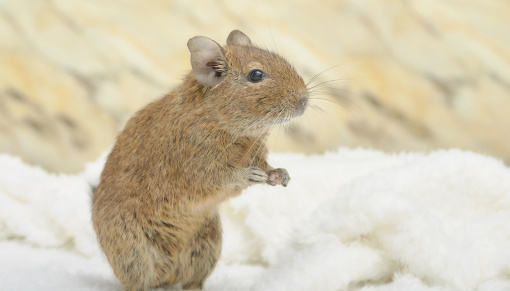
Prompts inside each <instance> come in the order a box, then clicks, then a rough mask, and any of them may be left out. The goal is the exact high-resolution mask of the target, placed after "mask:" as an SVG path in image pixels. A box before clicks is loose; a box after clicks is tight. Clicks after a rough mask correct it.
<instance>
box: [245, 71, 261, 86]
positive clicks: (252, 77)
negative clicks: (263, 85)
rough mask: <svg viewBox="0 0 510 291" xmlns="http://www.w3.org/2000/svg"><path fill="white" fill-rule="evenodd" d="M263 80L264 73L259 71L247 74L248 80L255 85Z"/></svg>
mask: <svg viewBox="0 0 510 291" xmlns="http://www.w3.org/2000/svg"><path fill="white" fill-rule="evenodd" d="M262 79H264V72H262V71H261V70H253V71H251V72H250V73H249V74H248V80H249V81H250V82H253V83H257V82H260V81H262Z"/></svg>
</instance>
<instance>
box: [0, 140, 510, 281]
mask: <svg viewBox="0 0 510 291" xmlns="http://www.w3.org/2000/svg"><path fill="white" fill-rule="evenodd" d="M103 162H104V159H100V160H99V161H97V162H96V163H93V164H91V165H89V166H88V167H87V169H86V170H85V171H84V173H82V174H80V175H53V174H49V173H47V172H45V171H43V170H41V169H38V168H34V167H30V166H27V165H25V164H23V163H22V162H21V161H20V160H19V159H17V158H13V157H10V156H7V155H0V289H1V290H27V291H28V290H120V286H119V284H118V283H117V281H116V279H115V277H114V275H113V273H112V271H111V269H110V267H109V265H108V263H107V261H106V259H105V257H104V256H103V255H102V254H101V251H100V250H99V248H98V245H97V243H96V240H95V237H94V232H93V230H92V226H91V222H90V186H89V183H95V182H97V179H98V176H99V173H100V171H101V168H102V165H103ZM270 162H271V164H273V166H276V167H284V168H286V169H287V170H288V171H289V173H290V175H291V177H292V181H291V183H290V184H289V186H288V187H286V188H283V187H271V186H266V185H260V186H253V187H252V188H250V189H248V190H247V191H245V192H244V193H243V194H242V195H241V196H240V197H238V198H236V199H234V200H231V201H229V202H228V203H225V205H223V207H222V211H221V212H222V219H223V225H224V245H223V254H222V258H221V260H220V262H219V264H218V266H217V268H216V269H215V271H214V272H213V274H212V275H211V277H210V278H209V279H208V281H207V282H206V285H205V289H206V290H293V291H296V290H363V291H375V290H510V169H509V168H508V167H506V166H505V165H504V164H503V163H502V162H501V161H499V160H496V159H493V158H489V157H485V156H482V155H478V154H474V153H470V152H462V151H458V150H450V151H439V152H434V153H431V154H419V153H407V154H397V155H388V154H383V153H380V152H375V151H367V150H345V149H341V150H339V151H338V152H335V153H329V154H326V155H323V156H304V155H287V154H274V155H271V156H270Z"/></svg>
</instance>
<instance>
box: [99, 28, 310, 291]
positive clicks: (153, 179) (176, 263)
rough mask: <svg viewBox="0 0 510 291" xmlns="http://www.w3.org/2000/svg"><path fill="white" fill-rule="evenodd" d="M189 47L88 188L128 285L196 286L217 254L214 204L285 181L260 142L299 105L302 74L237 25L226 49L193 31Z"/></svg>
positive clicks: (304, 96) (102, 239)
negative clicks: (183, 70) (183, 69)
mask: <svg viewBox="0 0 510 291" xmlns="http://www.w3.org/2000/svg"><path fill="white" fill-rule="evenodd" d="M188 48H189V50H190V52H191V66H192V72H191V73H189V74H188V75H187V76H185V77H184V80H183V82H182V84H181V85H180V86H178V87H177V88H176V89H174V90H173V91H172V92H170V93H169V94H167V95H166V96H164V97H163V98H161V99H159V100H157V101H155V102H153V103H150V104H149V105H147V106H146V107H145V108H143V109H142V110H140V111H139V112H138V113H136V114H135V115H134V117H132V118H131V119H130V120H129V121H128V122H127V124H126V127H125V128H124V130H123V131H122V132H121V133H120V134H119V136H118V138H117V142H116V143H115V146H114V148H113V150H112V152H111V153H110V155H109V156H108V159H107V161H106V164H105V167H104V170H103V172H102V174H101V180H100V183H99V185H98V188H97V189H96V191H95V193H94V199H93V209H92V220H93V224H94V229H95V231H96V234H97V238H98V241H99V243H100V245H101V247H102V249H103V251H104V253H105V254H106V257H107V258H108V261H109V262H110V264H111V266H112V268H113V271H114V273H115V275H116V276H117V277H118V279H119V280H120V283H121V285H122V287H123V288H124V289H125V290H147V289H149V288H153V287H158V286H164V285H173V284H179V283H180V284H182V288H183V289H202V287H203V285H204V281H205V279H206V278H207V277H208V276H209V274H210V273H211V272H212V270H213V269H214V266H215V265H216V262H217V260H218V258H219V256H220V253H221V241H222V230H221V223H220V217H219V215H218V206H219V204H220V203H222V202H223V201H225V200H226V199H228V198H230V197H234V196H237V195H239V194H240V193H241V191H242V190H243V189H245V188H247V187H248V186H250V185H253V184H258V183H267V184H269V185H273V186H274V185H277V184H281V185H283V186H286V185H287V183H288V182H289V180H290V177H289V175H288V173H287V171H286V170H285V169H282V168H278V169H274V168H273V167H271V166H270V165H269V164H268V163H267V160H266V158H267V148H266V146H265V144H264V141H265V138H266V135H267V134H268V131H269V129H270V128H271V127H272V126H273V125H275V124H278V123H283V122H286V121H288V120H290V119H292V118H293V117H296V116H299V115H302V114H303V112H304V111H305V109H306V107H307V103H308V99H309V94H308V90H307V87H306V85H305V83H304V82H303V79H302V78H301V77H300V76H299V75H298V74H297V73H296V71H295V70H294V68H293V67H292V66H291V65H290V64H289V63H288V62H287V61H285V60H284V59H283V58H282V57H280V56H278V55H277V54H275V53H273V52H269V51H267V50H264V49H261V48H259V47H256V46H254V45H252V43H251V41H250V39H249V38H248V37H247V36H246V35H245V34H244V33H242V32H240V31H238V30H234V31H232V32H231V33H230V35H229V36H228V39H227V45H226V46H224V47H221V46H220V45H218V44H217V43H216V42H215V41H213V40H211V39H209V38H207V37H204V36H196V37H193V38H191V39H190V40H189V41H188Z"/></svg>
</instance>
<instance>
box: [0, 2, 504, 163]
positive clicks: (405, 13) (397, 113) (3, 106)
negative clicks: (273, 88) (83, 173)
mask: <svg viewBox="0 0 510 291" xmlns="http://www.w3.org/2000/svg"><path fill="white" fill-rule="evenodd" d="M233 29H240V30H242V31H244V32H245V33H246V34H248V35H249V36H250V37H251V39H252V41H253V42H255V43H257V44H259V45H261V46H265V47H268V48H269V49H272V50H275V51H278V52H279V53H280V54H282V55H284V56H285V57H286V58H287V59H289V60H290V61H291V62H292V63H293V64H294V65H295V67H296V69H297V70H298V72H300V73H301V74H302V75H303V77H304V79H305V81H306V80H308V79H310V78H311V77H312V76H314V75H315V74H317V73H320V72H321V71H324V70H326V69H328V68H331V67H333V66H336V65H337V66H336V67H334V68H332V69H330V70H328V71H327V72H325V73H324V74H322V77H321V78H319V79H318V80H317V81H315V82H314V84H318V83H321V82H325V81H332V82H330V83H327V84H325V85H328V88H326V87H323V88H324V89H323V91H324V92H325V93H326V95H323V96H320V97H319V98H325V99H328V100H329V101H327V100H319V99H316V100H313V101H312V102H313V103H314V104H316V105H317V106H319V107H320V108H321V110H309V111H308V112H307V113H306V115H305V116H304V117H302V118H300V120H299V121H298V122H296V123H295V124H293V125H292V126H290V127H289V128H288V129H287V130H283V129H275V130H274V132H273V136H272V137H271V140H270V141H269V146H270V147H271V149H272V150H276V151H293V152H307V153H311V152H323V151H326V150H334V149H336V148H337V147H339V146H349V147H358V146H361V147H365V148H376V149H382V150H386V151H401V150H430V149H437V148H450V147H458V148H462V149H466V150H473V151H476V152H481V153H486V154H490V155H493V156H496V157H500V158H503V159H504V160H505V161H506V162H509V161H510V2H509V1H504V0H500V1H496V0H489V1H487V0H477V1H474V0H472V1H464V0H427V1H424V0H414V1H412V0H410V1H390V0H387V1H382V0H365V1H361V0H343V1H340V0H336V1H275V0H272V1H233V0H232V1H166V0H165V1H163V0H148V1H134V0H131V1H126V0H108V1H99V0H88V1H80V0H47V1H42V0H0V152H4V153H11V154H14V155H18V156H20V157H22V159H23V160H24V161H25V162H28V163H30V164H35V165H41V166H42V167H44V168H46V169H48V170H50V171H56V172H77V171H80V170H81V169H82V168H83V166H84V163H85V162H87V161H91V160H94V159H96V158H97V157H98V156H99V155H100V154H101V153H104V152H106V151H107V150H108V149H109V148H110V147H111V146H112V145H113V143H114V140H115V136H116V134H117V133H118V131H119V130H121V129H122V127H123V125H124V123H125V121H126V120H127V119H128V118H129V117H130V116H131V114H132V113H133V112H135V111H136V110H138V109H139V108H140V107H141V106H143V105H145V104H147V103H148V102H150V101H151V100H154V99H156V98H159V97H161V96H162V95H163V94H165V93H166V92H168V91H170V90H171V89H172V87H173V86H175V85H176V84H178V83H179V81H180V78H181V77H182V76H183V75H184V74H186V73H187V72H188V71H189V69H190V64H189V53H188V49H187V47H186V42H187V40H188V39H189V38H191V37H193V36H195V35H205V36H208V37H210V38H212V39H215V40H216V41H217V42H219V43H221V44H224V43H225V41H226V37H227V35H228V33H229V32H230V31H231V30H233ZM339 104H343V105H339Z"/></svg>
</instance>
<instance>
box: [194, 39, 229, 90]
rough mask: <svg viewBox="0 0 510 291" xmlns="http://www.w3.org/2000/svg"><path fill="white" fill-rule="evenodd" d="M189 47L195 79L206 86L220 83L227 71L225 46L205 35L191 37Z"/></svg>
mask: <svg viewBox="0 0 510 291" xmlns="http://www.w3.org/2000/svg"><path fill="white" fill-rule="evenodd" d="M188 48H189V51H190V52H191V68H192V69H193V75H194V76H195V79H197V81H198V82H199V83H200V84H202V85H204V86H208V87H214V86H216V85H218V84H219V83H220V82H221V81H222V80H223V79H224V78H225V76H226V73H227V67H226V65H225V57H224V53H223V48H222V47H221V46H220V45H219V44H217V43H216V42H215V41H214V40H212V39H210V38H207V37H205V36H195V37H193V38H192V39H190V40H189V41H188Z"/></svg>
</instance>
